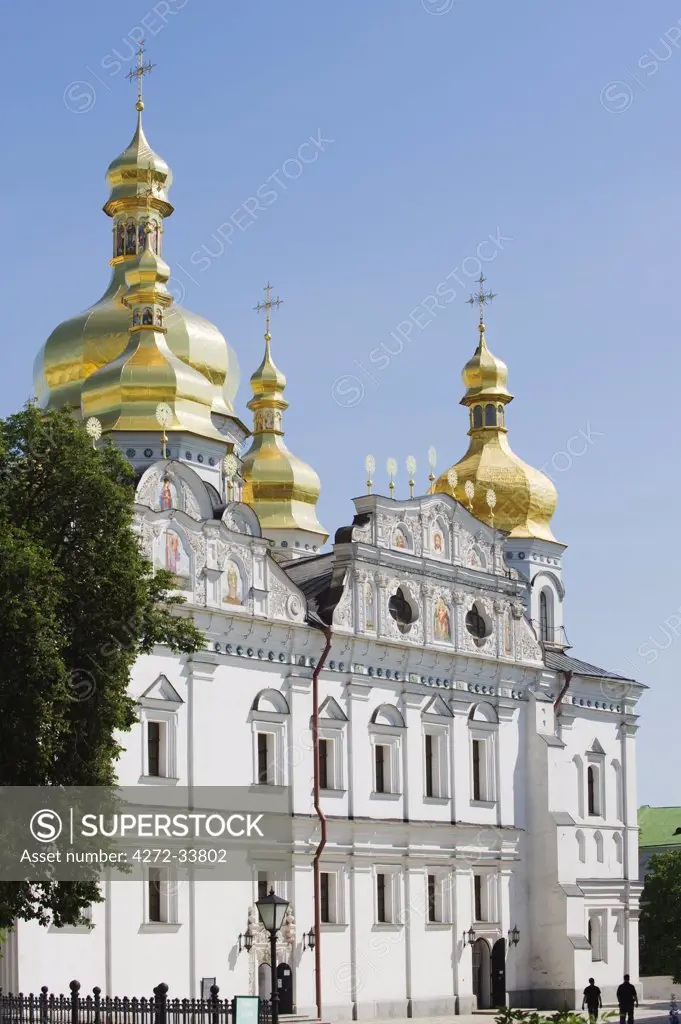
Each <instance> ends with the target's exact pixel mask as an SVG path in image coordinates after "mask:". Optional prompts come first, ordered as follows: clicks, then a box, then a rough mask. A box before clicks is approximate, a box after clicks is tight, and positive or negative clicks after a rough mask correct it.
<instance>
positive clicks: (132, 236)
mask: <svg viewBox="0 0 681 1024" xmlns="http://www.w3.org/2000/svg"><path fill="white" fill-rule="evenodd" d="M136 252H137V245H136V231H135V222H134V220H132V219H131V220H129V221H128V225H127V228H126V232H125V255H126V256H134V255H135V253H136Z"/></svg>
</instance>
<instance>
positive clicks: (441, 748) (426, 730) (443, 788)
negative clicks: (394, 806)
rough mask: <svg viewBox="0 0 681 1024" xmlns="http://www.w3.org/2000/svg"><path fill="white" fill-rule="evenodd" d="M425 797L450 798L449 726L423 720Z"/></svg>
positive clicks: (429, 799) (428, 798)
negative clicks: (429, 750)
mask: <svg viewBox="0 0 681 1024" xmlns="http://www.w3.org/2000/svg"><path fill="white" fill-rule="evenodd" d="M428 740H430V747H431V757H430V761H431V766H430V773H429V770H428V746H429V744H428ZM422 751H423V798H424V800H427V801H431V800H448V799H449V726H448V725H437V724H431V723H430V722H425V721H424V722H423V741H422ZM429 774H430V776H431V778H430V782H431V790H432V791H431V792H430V793H429V792H428V776H429Z"/></svg>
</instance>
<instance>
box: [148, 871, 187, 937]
mask: <svg viewBox="0 0 681 1024" xmlns="http://www.w3.org/2000/svg"><path fill="white" fill-rule="evenodd" d="M153 871H157V872H159V873H160V875H161V881H160V898H161V899H160V902H161V920H160V921H151V920H150V918H149V888H150V877H149V875H150V872H153ZM142 884H143V918H142V925H141V926H140V929H139V930H140V932H175V931H178V929H179V928H180V927H181V925H180V922H179V915H178V892H179V884H178V880H177V876H176V873H175V872H174V871H173V870H172V868H171V869H170V870H169V869H168V867H167V866H163V867H153V866H151V865H150V866H149V867H146V868H145V870H144V877H143V883H142Z"/></svg>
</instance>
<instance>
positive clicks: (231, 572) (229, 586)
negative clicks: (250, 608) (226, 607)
mask: <svg viewBox="0 0 681 1024" xmlns="http://www.w3.org/2000/svg"><path fill="white" fill-rule="evenodd" d="M224 586H225V589H226V593H225V596H224V597H223V599H222V600H223V602H224V603H225V604H243V603H244V601H243V594H244V588H243V582H242V579H241V573H240V572H239V569H238V568H237V566H236V565H235V564H234V562H231V561H230V562H227V565H226V566H225V573H224Z"/></svg>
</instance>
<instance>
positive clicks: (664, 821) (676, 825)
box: [638, 804, 681, 849]
mask: <svg viewBox="0 0 681 1024" xmlns="http://www.w3.org/2000/svg"><path fill="white" fill-rule="evenodd" d="M638 827H639V830H640V831H639V837H638V845H639V849H643V848H644V847H650V846H660V847H661V846H678V847H681V807H649V806H648V804H645V805H644V806H643V807H639V809H638ZM677 830H679V834H678V835H675V833H676V831H677Z"/></svg>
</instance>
